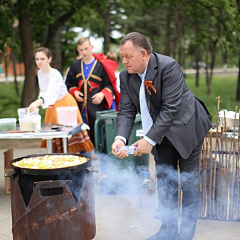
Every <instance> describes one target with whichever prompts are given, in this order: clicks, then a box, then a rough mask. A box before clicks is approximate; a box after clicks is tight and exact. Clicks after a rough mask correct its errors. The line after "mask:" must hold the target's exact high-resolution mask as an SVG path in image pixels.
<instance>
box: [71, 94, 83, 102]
mask: <svg viewBox="0 0 240 240" xmlns="http://www.w3.org/2000/svg"><path fill="white" fill-rule="evenodd" d="M73 95H74V97H75V99H76V100H77V101H78V102H83V93H82V92H80V91H75V92H74V94H73Z"/></svg>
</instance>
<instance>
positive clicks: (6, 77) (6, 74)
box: [4, 53, 8, 83]
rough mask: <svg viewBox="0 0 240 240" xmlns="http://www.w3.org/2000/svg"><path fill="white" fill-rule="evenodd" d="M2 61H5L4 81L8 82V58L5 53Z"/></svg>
mask: <svg viewBox="0 0 240 240" xmlns="http://www.w3.org/2000/svg"><path fill="white" fill-rule="evenodd" d="M4 62H5V69H4V71H5V81H6V83H8V60H7V53H5V54H4Z"/></svg>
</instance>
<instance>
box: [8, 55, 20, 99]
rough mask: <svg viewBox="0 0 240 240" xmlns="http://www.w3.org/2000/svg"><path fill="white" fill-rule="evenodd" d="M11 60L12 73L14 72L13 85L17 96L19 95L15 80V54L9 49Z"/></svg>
mask: <svg viewBox="0 0 240 240" xmlns="http://www.w3.org/2000/svg"><path fill="white" fill-rule="evenodd" d="M10 56H11V60H12V64H13V73H14V85H15V91H16V94H17V96H18V97H19V88H18V82H17V70H16V61H15V55H14V51H13V50H11V55H10Z"/></svg>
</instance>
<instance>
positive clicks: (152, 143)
mask: <svg viewBox="0 0 240 240" xmlns="http://www.w3.org/2000/svg"><path fill="white" fill-rule="evenodd" d="M143 138H144V139H145V140H146V141H147V142H149V143H150V144H151V145H153V146H155V145H156V144H157V143H156V142H154V141H153V140H152V139H150V138H149V137H147V136H144V137H143Z"/></svg>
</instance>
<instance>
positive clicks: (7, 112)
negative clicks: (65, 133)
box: [0, 74, 240, 123]
mask: <svg viewBox="0 0 240 240" xmlns="http://www.w3.org/2000/svg"><path fill="white" fill-rule="evenodd" d="M185 80H186V82H187V85H188V86H189V88H190V89H191V90H192V92H193V93H194V94H195V95H196V97H198V98H199V99H201V100H202V101H203V102H204V103H205V105H206V106H207V108H208V110H209V112H210V113H211V115H212V116H213V119H212V122H213V123H215V122H216V120H217V99H216V97H218V96H220V100H221V102H220V110H221V109H227V110H231V111H235V106H238V107H239V106H240V102H236V89H237V77H232V76H227V77H226V76H225V77H213V81H212V89H211V94H210V95H209V96H207V87H206V82H205V81H206V80H205V77H201V78H200V82H199V87H196V86H195V78H194V75H190V74H189V75H187V76H186V77H185ZM18 85H19V89H20V91H22V88H23V83H18ZM20 107H21V97H17V94H16V92H15V88H14V84H13V83H0V118H6V117H11V118H12V117H13V118H18V113H17V109H18V108H20ZM39 109H40V115H41V116H42V122H43V121H44V115H45V110H44V109H42V108H41V107H40V108H39Z"/></svg>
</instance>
